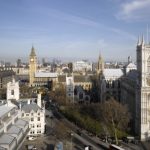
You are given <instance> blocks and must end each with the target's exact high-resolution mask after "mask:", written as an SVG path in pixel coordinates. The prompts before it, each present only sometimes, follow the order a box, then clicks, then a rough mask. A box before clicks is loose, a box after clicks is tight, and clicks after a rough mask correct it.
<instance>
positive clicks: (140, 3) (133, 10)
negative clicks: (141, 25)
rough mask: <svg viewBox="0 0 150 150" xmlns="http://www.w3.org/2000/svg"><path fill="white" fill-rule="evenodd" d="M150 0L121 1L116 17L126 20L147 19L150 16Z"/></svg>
mask: <svg viewBox="0 0 150 150" xmlns="http://www.w3.org/2000/svg"><path fill="white" fill-rule="evenodd" d="M149 7H150V0H130V1H128V2H122V3H120V11H119V12H118V13H117V15H116V17H117V18H118V19H121V20H126V21H132V20H133V21H139V20H146V19H148V18H149V17H150V10H149Z"/></svg>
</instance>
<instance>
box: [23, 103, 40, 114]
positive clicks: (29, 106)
mask: <svg viewBox="0 0 150 150" xmlns="http://www.w3.org/2000/svg"><path fill="white" fill-rule="evenodd" d="M39 109H40V110H41V108H40V107H39V106H38V105H37V104H35V103H32V104H26V105H24V106H23V107H22V110H23V111H25V112H26V113H30V112H31V111H32V110H33V111H34V112H37V111H38V110H39Z"/></svg>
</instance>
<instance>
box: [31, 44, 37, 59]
mask: <svg viewBox="0 0 150 150" xmlns="http://www.w3.org/2000/svg"><path fill="white" fill-rule="evenodd" d="M30 56H36V54H35V49H34V47H33V45H32V48H31V53H30Z"/></svg>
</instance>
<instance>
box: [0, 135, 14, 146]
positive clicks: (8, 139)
mask: <svg viewBox="0 0 150 150" xmlns="http://www.w3.org/2000/svg"><path fill="white" fill-rule="evenodd" d="M14 139H15V137H13V136H11V135H8V134H6V133H5V134H3V135H2V136H0V145H1V144H9V145H10V144H11V143H12V142H13V140H14Z"/></svg>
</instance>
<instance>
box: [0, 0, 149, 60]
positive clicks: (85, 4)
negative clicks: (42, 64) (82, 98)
mask: <svg viewBox="0 0 150 150" xmlns="http://www.w3.org/2000/svg"><path fill="white" fill-rule="evenodd" d="M149 8H150V0H0V60H2V59H7V60H9V59H10V60H12V59H17V58H26V59H28V57H29V53H30V51H31V47H32V45H33V46H34V48H35V50H36V54H37V56H38V57H39V58H60V59H68V58H70V59H74V58H75V59H91V60H97V59H98V55H99V53H101V55H102V56H103V57H104V60H116V61H125V60H127V57H128V56H129V55H130V56H131V57H132V58H133V60H135V58H136V44H137V40H138V36H142V34H144V36H145V37H147V36H146V31H147V26H148V25H149V26H150V9H149ZM145 40H147V38H145Z"/></svg>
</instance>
